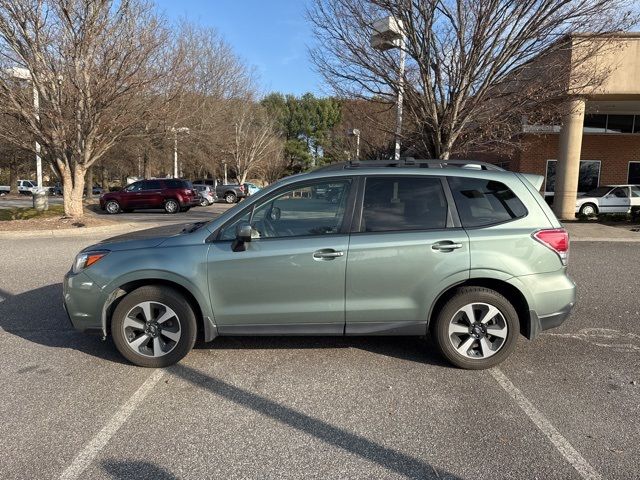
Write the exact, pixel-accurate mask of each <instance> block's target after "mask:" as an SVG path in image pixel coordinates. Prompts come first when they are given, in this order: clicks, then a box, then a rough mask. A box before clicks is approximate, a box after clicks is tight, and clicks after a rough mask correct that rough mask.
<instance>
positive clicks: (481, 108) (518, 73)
mask: <svg viewBox="0 0 640 480" xmlns="http://www.w3.org/2000/svg"><path fill="white" fill-rule="evenodd" d="M634 4H635V0H501V1H497V0H315V3H314V6H313V7H312V8H311V9H310V11H309V13H308V16H309V19H310V21H311V22H312V24H313V27H314V32H315V36H316V38H317V40H318V42H317V45H318V46H317V47H315V48H313V49H312V50H311V52H310V53H311V57H312V60H313V61H314V63H315V65H316V66H317V68H318V69H319V70H320V72H321V73H322V74H323V76H324V78H325V80H326V81H327V83H328V84H329V85H330V86H331V87H332V88H333V89H334V90H335V91H336V92H337V93H339V94H341V95H343V96H347V97H360V98H372V97H378V98H386V99H387V101H389V102H393V101H394V98H395V96H396V95H397V92H398V88H399V85H400V84H401V83H402V84H404V86H405V104H404V105H405V111H406V112H407V120H406V122H405V126H404V127H405V132H408V133H407V137H408V138H410V139H411V141H412V145H413V150H414V151H415V152H411V153H418V154H424V155H429V156H433V157H436V158H448V157H449V155H450V154H451V153H452V152H453V151H461V150H464V149H472V148H477V147H479V146H486V145H496V144H499V143H501V142H510V141H512V139H513V135H514V133H515V132H517V130H518V129H519V128H521V126H520V124H521V116H522V114H523V113H525V112H527V113H532V112H535V113H536V115H538V116H539V118H541V117H542V116H544V115H546V114H551V113H552V112H551V111H552V110H553V106H554V105H557V104H558V100H559V99H560V98H561V97H562V95H563V94H566V93H567V91H568V88H569V85H571V86H572V87H575V86H576V85H578V84H579V85H581V86H582V87H586V86H589V85H596V84H597V83H598V82H600V81H602V78H603V77H604V76H605V75H606V72H602V71H601V72H595V71H593V69H583V71H584V72H585V73H586V74H585V76H584V78H581V79H576V78H569V76H570V74H569V66H570V65H572V66H573V67H575V66H576V65H579V64H581V63H585V62H588V61H589V59H590V58H592V57H593V56H594V55H596V54H597V53H598V52H599V51H600V50H601V49H604V48H607V45H608V43H607V42H604V41H593V40H594V39H603V38H606V35H607V34H608V33H609V32H614V31H618V30H623V29H627V28H629V27H630V26H632V25H634V24H636V23H637V17H636V15H635V14H634V13H633V10H634V8H635V5H634ZM386 16H392V17H395V19H397V20H398V21H399V25H400V27H401V32H402V35H403V36H404V38H405V46H404V51H405V54H406V58H407V68H406V70H405V75H404V78H403V79H402V82H399V75H398V72H399V54H398V50H397V49H391V50H387V51H379V50H375V49H374V48H372V47H371V46H370V38H371V35H372V34H373V33H375V30H374V26H373V23H374V22H375V21H376V20H377V19H379V18H381V17H386ZM576 33H581V35H575V34H576ZM578 44H580V47H579V48H577V46H578ZM541 58H543V59H544V61H543V62H538V60H540V59H541ZM569 59H570V60H569ZM536 62H538V63H536ZM535 64H537V65H540V67H535V66H533V67H532V65H535ZM577 70H579V69H574V71H577ZM572 75H573V73H572ZM392 128H393V126H392V125H389V130H390V131H391V130H392Z"/></svg>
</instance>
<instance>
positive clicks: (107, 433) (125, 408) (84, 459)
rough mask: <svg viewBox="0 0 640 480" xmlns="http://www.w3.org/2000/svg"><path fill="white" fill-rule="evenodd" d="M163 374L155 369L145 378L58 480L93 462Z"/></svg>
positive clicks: (78, 472)
mask: <svg viewBox="0 0 640 480" xmlns="http://www.w3.org/2000/svg"><path fill="white" fill-rule="evenodd" d="M163 375H164V370H159V369H158V370H156V371H155V372H153V374H152V375H151V376H150V377H149V378H147V379H146V380H145V381H144V383H143V384H142V385H141V386H140V388H138V390H136V391H135V392H134V393H133V395H131V397H130V398H129V400H127V401H126V403H125V404H124V405H122V406H121V407H120V408H119V409H118V411H117V412H116V413H115V415H114V416H113V417H111V419H110V420H109V422H107V424H106V425H105V426H104V427H103V428H102V430H100V431H99V432H98V433H97V434H96V436H95V437H93V438H92V439H91V441H90V442H89V443H87V445H86V446H85V447H84V448H83V449H82V451H81V452H80V453H78V455H76V457H75V458H74V459H73V461H72V462H71V465H69V466H68V467H67V468H66V470H65V471H64V472H62V475H60V480H75V479H76V478H78V477H79V476H80V475H81V474H82V472H84V471H85V469H86V468H87V467H88V466H89V465H90V464H91V462H93V460H94V459H95V458H96V456H97V455H98V453H100V450H102V449H103V448H104V447H105V446H106V445H107V443H109V440H110V439H111V437H113V435H115V433H116V432H117V431H118V430H119V429H120V427H122V425H123V424H124V422H126V421H127V418H129V416H130V415H131V414H132V413H133V411H134V410H135V409H136V407H137V406H138V405H140V403H141V402H142V401H143V400H144V399H145V397H146V396H147V395H148V394H149V392H151V390H152V389H153V387H154V386H155V384H156V383H158V382H159V381H160V379H161V378H162V376H163Z"/></svg>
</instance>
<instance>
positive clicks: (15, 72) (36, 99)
mask: <svg viewBox="0 0 640 480" xmlns="http://www.w3.org/2000/svg"><path fill="white" fill-rule="evenodd" d="M9 73H10V74H11V76H13V77H14V78H19V79H20V80H32V79H31V72H30V71H29V69H27V68H22V67H13V68H10V69H9ZM31 84H32V86H33V110H34V112H35V117H36V122H40V94H39V93H38V88H37V87H36V84H35V83H34V82H33V81H32V82H31ZM36 181H37V183H38V189H39V190H42V158H41V157H40V143H39V142H38V141H37V140H36Z"/></svg>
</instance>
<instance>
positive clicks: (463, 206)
mask: <svg viewBox="0 0 640 480" xmlns="http://www.w3.org/2000/svg"><path fill="white" fill-rule="evenodd" d="M448 180H449V186H450V187H451V191H452V193H453V198H454V200H455V202H456V207H457V208H458V215H459V216H460V221H461V222H462V226H463V227H485V226H488V225H495V224H497V223H503V222H508V221H510V220H515V219H517V218H522V217H524V216H526V215H527V209H526V208H525V206H524V204H523V203H522V202H521V201H520V199H519V198H518V197H516V195H515V193H513V192H512V191H511V190H510V189H509V187H507V186H506V185H505V184H504V183H501V182H496V181H495V180H484V179H480V178H463V177H450V178H449V179H448Z"/></svg>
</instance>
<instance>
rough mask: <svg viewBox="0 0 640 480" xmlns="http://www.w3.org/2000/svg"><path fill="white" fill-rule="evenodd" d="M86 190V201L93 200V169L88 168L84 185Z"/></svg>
mask: <svg viewBox="0 0 640 480" xmlns="http://www.w3.org/2000/svg"><path fill="white" fill-rule="evenodd" d="M85 186H86V189H87V200H92V199H93V167H89V168H88V170H87V180H86V183H85Z"/></svg>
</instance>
